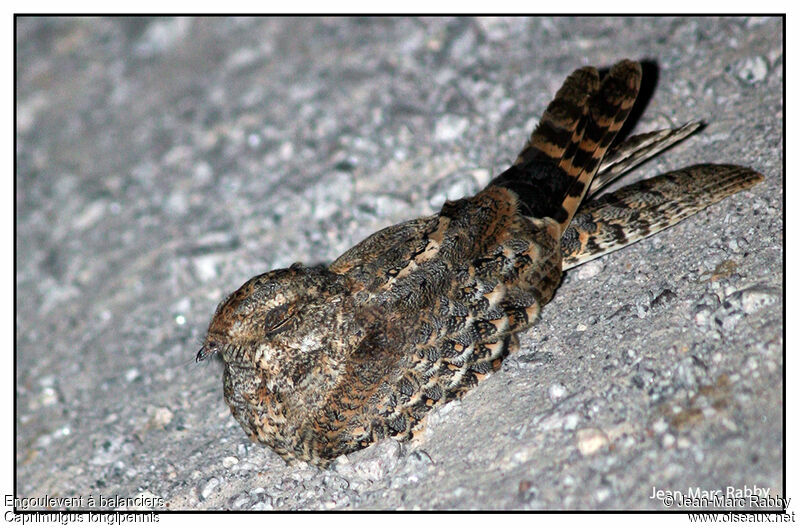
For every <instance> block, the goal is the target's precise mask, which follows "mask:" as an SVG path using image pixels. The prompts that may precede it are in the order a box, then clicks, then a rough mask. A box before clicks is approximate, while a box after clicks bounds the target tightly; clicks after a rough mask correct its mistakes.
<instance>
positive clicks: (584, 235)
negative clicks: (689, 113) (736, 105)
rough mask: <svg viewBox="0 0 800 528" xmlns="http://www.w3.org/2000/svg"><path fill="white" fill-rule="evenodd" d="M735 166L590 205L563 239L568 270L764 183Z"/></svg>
mask: <svg viewBox="0 0 800 528" xmlns="http://www.w3.org/2000/svg"><path fill="white" fill-rule="evenodd" d="M763 179H764V177H763V176H762V175H761V174H759V173H758V172H756V171H754V170H752V169H749V168H746V167H739V166H736V165H709V164H704V165H695V166H692V167H687V168H685V169H680V170H677V171H673V172H669V173H667V174H662V175H660V176H656V177H654V178H649V179H646V180H642V181H640V182H637V183H634V184H631V185H628V186H626V187H623V188H622V189H620V190H618V191H615V192H612V193H608V194H605V195H603V196H601V197H599V198H598V199H596V200H593V201H590V202H588V203H587V204H585V205H584V206H583V207H581V209H580V210H579V211H578V214H577V215H576V216H575V218H574V219H573V221H572V223H571V224H570V226H569V227H568V228H567V230H566V231H565V232H564V234H563V235H562V237H561V250H562V254H563V269H564V270H567V269H570V268H573V267H575V266H578V265H580V264H583V263H584V262H588V261H590V260H593V259H595V258H598V257H600V256H603V255H605V254H606V253H610V252H612V251H616V250H618V249H621V248H623V247H625V246H628V245H630V244H633V243H634V242H637V241H639V240H642V239H643V238H646V237H649V236H651V235H654V234H656V233H658V232H659V231H662V230H663V229H666V228H668V227H670V226H673V225H675V224H677V223H678V222H680V221H681V220H683V219H685V218H687V217H689V216H691V215H693V214H695V213H697V212H698V211H701V210H703V209H705V208H706V207H708V206H709V205H711V204H714V203H716V202H718V201H720V200H722V199H723V198H726V197H727V196H730V195H732V194H735V193H737V192H739V191H742V190H744V189H748V188H750V187H752V186H753V185H755V184H756V183H758V182H760V181H761V180H763Z"/></svg>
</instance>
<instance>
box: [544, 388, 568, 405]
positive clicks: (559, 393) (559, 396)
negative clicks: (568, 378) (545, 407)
mask: <svg viewBox="0 0 800 528" xmlns="http://www.w3.org/2000/svg"><path fill="white" fill-rule="evenodd" d="M547 395H548V396H549V397H550V401H551V402H553V403H556V402H559V401H561V400H563V399H564V397H565V396H566V395H567V388H566V387H565V386H564V385H562V384H561V383H553V384H552V385H550V388H549V389H548V390H547Z"/></svg>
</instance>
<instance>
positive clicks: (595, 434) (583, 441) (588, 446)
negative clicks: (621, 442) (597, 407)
mask: <svg viewBox="0 0 800 528" xmlns="http://www.w3.org/2000/svg"><path fill="white" fill-rule="evenodd" d="M575 436H576V438H577V441H578V450H579V451H580V452H581V454H582V455H583V456H589V455H592V454H594V453H596V452H597V451H599V450H601V449H602V448H604V447H605V446H606V445H608V437H607V436H606V435H605V433H604V432H603V431H601V430H599V429H595V428H588V429H581V430H580V431H578V432H577V433H575Z"/></svg>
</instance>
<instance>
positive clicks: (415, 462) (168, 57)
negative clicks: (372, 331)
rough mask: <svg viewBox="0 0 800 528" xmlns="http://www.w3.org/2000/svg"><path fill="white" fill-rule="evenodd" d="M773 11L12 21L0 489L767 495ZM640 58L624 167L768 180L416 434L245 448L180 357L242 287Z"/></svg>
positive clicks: (489, 168) (599, 267) (576, 497)
mask: <svg viewBox="0 0 800 528" xmlns="http://www.w3.org/2000/svg"><path fill="white" fill-rule="evenodd" d="M782 32H783V25H782V20H781V19H780V18H701V19H696V18H668V19H664V18H632V19H621V18H575V19H564V18H541V19H526V18H510V19H506V18H491V19H465V18H451V19H440V18H426V19H422V20H418V19H380V20H371V19H347V18H339V19H325V20H320V19H248V18H244V19H240V18H236V19H227V18H221V19H147V18H137V19H111V20H109V19H94V18H88V19H69V18H59V19H18V20H17V42H16V46H17V106H16V110H17V151H16V154H17V174H16V196H15V200H16V206H17V212H16V213H17V214H16V229H17V240H16V249H17V256H16V264H17V275H16V288H17V304H16V309H17V316H16V332H17V341H16V345H17V349H16V361H17V363H16V365H17V370H16V396H17V403H16V420H17V423H16V425H17V437H16V440H17V446H16V471H17V483H18V490H17V491H18V494H19V495H21V496H27V497H32V496H44V495H48V496H60V497H67V496H77V495H83V496H84V497H85V496H88V495H90V494H93V495H101V494H102V495H103V496H115V495H116V496H120V497H136V496H140V497H160V498H161V499H163V500H164V503H165V508H168V509H224V508H230V509H252V510H273V509H274V510H279V509H302V508H309V509H342V508H343V509H349V508H352V509H369V508H388V509H395V508H407V509H415V508H421V509H444V508H465V509H475V508H479V509H503V508H520V509H563V508H568V509H595V508H598V509H610V508H614V509H628V508H638V509H662V508H664V507H665V506H664V504H663V503H662V502H660V501H658V500H653V499H651V498H650V497H651V494H652V490H653V488H656V489H663V490H680V491H687V490H688V489H689V488H691V487H698V488H702V489H707V490H717V489H723V490H724V489H725V488H726V487H727V486H733V487H737V488H742V487H743V486H749V487H751V488H752V487H753V486H754V485H757V486H759V487H763V488H769V489H770V493H771V494H773V495H779V496H783V489H782V482H783V474H782V457H783V448H784V446H783V444H782V433H783V423H782V416H783V404H784V401H783V369H784V364H783V348H784V341H783V329H784V320H783V303H784V296H783V280H784V277H783V271H782V262H783V257H784V253H783V245H784V240H783V225H784V224H783V222H784V220H783V218H784V209H783V177H784V175H783V169H782V166H783V165H782V164H783V155H784V154H783V146H782V145H783V131H782V125H783V119H784V106H783V96H782V93H783V83H784V77H783V71H784V52H783V47H782ZM624 57H631V58H635V59H650V60H652V61H654V62H656V63H657V65H658V68H659V72H658V82H657V84H656V86H655V90H654V91H653V93H652V97H651V100H650V102H649V105H648V107H647V109H646V111H645V112H644V114H643V116H642V117H641V119H640V120H639V122H638V124H637V127H636V129H635V131H636V132H639V131H646V130H649V129H654V128H662V127H665V126H669V125H677V124H680V123H683V122H686V121H689V120H696V119H701V120H704V121H706V122H707V123H708V127H707V128H706V129H705V130H704V131H703V132H702V133H700V134H699V135H697V136H696V137H694V138H692V139H689V140H688V141H686V142H684V143H683V144H681V145H679V146H677V147H676V148H673V149H672V150H670V151H669V152H668V153H666V154H665V155H664V156H662V157H660V158H658V159H657V160H656V161H653V162H650V163H648V164H647V165H644V166H643V167H641V168H640V169H639V170H638V171H637V174H638V175H639V176H652V175H655V174H657V173H659V172H664V171H666V170H671V169H674V168H678V167H681V166H686V165H691V164H694V163H700V162H723V163H737V164H742V165H748V166H752V167H755V168H756V169H758V170H759V171H761V172H762V173H763V174H764V175H765V178H766V179H765V181H764V182H763V183H761V184H760V185H758V186H757V187H755V188H753V189H752V190H751V191H748V192H744V193H742V194H739V195H736V196H735V197H733V198H729V199H727V200H725V201H723V202H721V203H719V204H717V205H715V206H713V207H711V208H709V209H708V210H706V211H704V212H702V213H700V214H698V215H696V216H694V217H692V218H690V219H689V220H687V221H685V222H683V223H681V224H679V225H678V226H676V227H674V228H672V229H669V230H667V231H665V232H663V233H661V234H659V235H657V236H654V237H652V238H650V239H648V240H646V241H644V242H642V243H639V244H636V245H634V246H631V247H630V248H627V249H625V250H622V251H619V252H616V253H612V254H610V255H607V256H606V257H603V258H602V259H600V260H597V261H594V262H592V263H591V264H587V265H586V266H584V267H581V268H577V269H575V270H574V271H572V272H570V273H568V274H567V275H566V276H565V279H564V282H563V285H562V287H561V288H560V289H559V291H558V292H557V293H556V297H555V299H554V300H553V301H552V302H551V303H550V304H549V305H547V306H546V307H545V308H544V310H543V312H542V318H541V321H540V322H539V324H538V325H536V326H535V327H534V328H533V329H532V330H531V331H529V332H527V333H526V334H525V335H524V336H523V337H522V347H521V350H520V352H519V353H518V354H516V355H513V356H511V357H510V358H509V359H508V360H506V362H505V363H504V365H503V367H502V369H501V370H500V371H499V372H498V373H496V374H494V375H492V376H491V377H489V379H487V380H486V381H484V382H483V383H481V384H480V385H479V386H478V387H477V388H476V389H474V390H473V391H471V392H470V393H469V394H468V395H467V396H466V397H465V398H464V399H463V400H461V401H457V402H454V403H451V404H449V405H447V406H445V407H443V408H441V409H439V410H438V411H436V412H435V413H434V414H433V415H432V416H430V419H429V420H428V424H427V428H426V430H425V434H424V435H423V437H422V438H421V439H418V440H414V441H412V442H410V443H398V442H396V441H394V440H386V441H384V442H381V443H379V444H377V445H374V446H372V447H370V448H368V449H366V450H364V451H361V452H358V453H355V454H352V455H350V456H347V457H341V458H340V459H338V460H337V461H336V464H335V465H334V467H333V468H332V469H329V470H325V471H321V470H318V469H316V468H314V467H309V466H306V465H304V464H301V465H299V466H295V467H288V466H286V465H285V464H284V462H283V461H282V460H281V459H280V458H279V457H278V456H277V455H275V454H273V453H272V452H270V451H269V450H268V449H265V448H263V447H261V446H259V445H256V444H252V443H250V441H249V440H248V439H247V438H246V437H245V436H244V434H243V433H242V431H241V429H240V428H239V426H238V425H237V424H236V422H235V421H234V420H233V418H232V417H231V416H230V413H229V411H228V409H227V407H226V406H225V404H224V402H223V399H222V384H221V379H220V375H221V369H220V365H219V364H218V363H214V362H211V363H209V362H206V363H203V364H195V363H194V353H195V352H196V350H197V348H199V344H200V340H201V339H202V337H203V334H204V332H205V329H206V325H207V324H208V321H209V319H210V317H211V315H212V313H213V310H214V308H215V306H216V304H217V303H218V302H219V301H220V300H221V299H222V298H223V297H224V296H225V295H226V294H227V293H228V292H230V291H232V290H233V289H235V288H237V287H238V286H239V285H240V284H241V283H243V282H244V281H245V280H247V279H248V278H250V277H251V276H252V275H255V274H258V273H262V272H264V271H266V270H268V269H271V268H274V267H282V266H287V265H289V264H291V263H292V262H294V261H298V260H299V261H303V262H306V263H312V262H319V261H330V260H332V259H333V258H335V257H336V256H338V255H339V254H340V253H341V252H343V251H344V250H345V249H347V248H349V247H350V246H352V245H353V244H355V243H357V242H358V241H359V240H361V239H362V238H364V237H365V236H367V235H369V234H370V233H372V232H374V231H376V230H378V229H380V228H382V227H385V226H387V225H390V224H392V223H396V222H398V221H401V220H404V219H408V218H412V217H415V216H421V215H424V214H431V213H433V212H435V211H436V210H437V209H438V208H439V207H440V206H441V204H442V203H443V201H444V200H445V199H448V198H449V199H456V198H459V197H460V196H462V195H464V194H467V193H472V192H474V191H476V190H477V189H479V188H480V187H481V186H482V185H484V184H485V183H486V182H487V181H488V180H489V178H490V177H491V176H492V175H494V174H497V173H498V172H499V171H501V170H503V169H504V168H505V167H506V165H507V164H508V163H509V162H510V161H511V160H512V159H513V157H514V156H515V155H516V153H517V151H518V150H519V148H520V147H521V146H522V144H523V142H524V141H525V139H526V137H527V135H528V134H529V133H530V131H531V130H532V128H533V126H534V125H535V123H536V121H537V120H538V118H539V116H540V115H541V112H542V111H543V109H544V107H545V105H546V104H547V102H548V101H549V100H550V98H551V97H552V95H553V94H554V93H555V90H556V89H557V88H558V87H559V85H560V83H561V82H562V81H563V79H564V78H565V77H566V75H567V74H569V73H570V72H571V71H572V70H574V69H575V68H577V67H579V66H581V65H584V64H593V65H598V66H608V65H611V64H612V63H614V62H616V61H617V60H619V59H621V58H624Z"/></svg>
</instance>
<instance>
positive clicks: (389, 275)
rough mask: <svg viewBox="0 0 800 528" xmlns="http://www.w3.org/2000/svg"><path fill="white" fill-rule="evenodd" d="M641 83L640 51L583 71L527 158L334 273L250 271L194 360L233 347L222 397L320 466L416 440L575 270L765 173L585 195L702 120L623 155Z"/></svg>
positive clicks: (685, 174) (283, 446) (256, 430)
mask: <svg viewBox="0 0 800 528" xmlns="http://www.w3.org/2000/svg"><path fill="white" fill-rule="evenodd" d="M640 78H641V69H640V67H639V65H638V64H637V63H635V62H632V61H622V62H620V63H618V64H616V65H615V66H614V67H612V68H611V70H610V71H609V73H608V74H607V75H606V76H605V77H604V78H603V79H600V75H599V74H598V72H597V70H595V69H594V68H589V67H586V68H581V69H579V70H577V71H576V72H575V73H573V74H572V75H570V76H569V77H568V78H567V80H566V81H565V83H564V85H563V86H562V88H561V89H560V90H559V91H558V93H557V94H556V97H555V99H554V100H553V102H552V103H550V105H549V106H548V107H547V110H546V111H545V114H544V116H543V117H542V120H541V122H540V124H539V125H538V126H537V128H536V130H535V131H534V133H533V134H532V136H531V138H530V140H529V141H528V143H527V144H526V146H525V148H524V149H523V150H522V152H521V153H520V155H519V157H518V158H517V160H516V162H515V163H514V165H512V166H511V167H510V168H509V169H508V170H507V171H505V172H503V173H502V174H500V175H499V176H497V177H496V178H495V179H494V180H493V181H492V182H491V183H490V184H489V185H488V186H487V187H486V188H485V189H484V190H483V191H481V192H480V193H478V194H477V195H475V196H473V197H471V198H465V199H462V200H458V201H455V202H447V203H445V205H444V207H442V210H441V211H440V212H439V213H438V214H436V215H433V216H429V217H425V218H420V219H416V220H411V221H408V222H404V223H401V224H398V225H394V226H391V227H388V228H386V229H384V230H382V231H379V232H378V233H375V234H374V235H372V236H370V237H369V238H367V239H366V240H364V241H363V242H361V243H360V244H358V245H356V246H355V247H353V248H352V249H350V250H349V251H347V252H346V253H345V254H343V255H342V256H341V257H339V258H338V259H336V260H335V261H334V262H333V263H332V264H330V265H329V266H316V267H305V266H303V265H301V264H295V265H293V266H292V267H291V268H289V269H283V270H275V271H271V272H269V273H265V274H263V275H259V276H257V277H254V278H252V279H250V280H249V281H248V282H247V283H245V284H244V285H243V286H242V287H241V288H239V289H238V290H237V291H236V292H234V293H233V294H232V295H230V296H229V297H228V298H227V299H226V300H225V301H223V302H222V303H221V304H220V305H219V307H218V308H217V311H216V313H215V315H214V318H213V319H212V321H211V324H210V326H209V329H208V334H207V337H206V339H205V342H204V345H203V348H202V349H201V350H200V352H198V356H197V357H198V360H200V359H204V358H206V357H207V356H208V355H210V354H214V353H217V354H220V356H221V358H222V361H223V363H224V365H225V372H224V389H225V400H226V402H227V403H228V405H229V406H230V408H231V411H232V413H233V415H234V417H235V418H236V420H238V421H239V423H240V424H241V425H242V427H243V428H244V430H245V432H246V433H247V434H248V435H249V436H250V438H251V439H253V440H254V441H258V442H261V443H263V444H266V445H268V446H270V447H271V448H272V449H274V450H275V451H276V452H277V453H278V454H280V455H281V456H282V457H283V458H284V459H286V460H287V461H292V460H297V459H299V460H306V461H309V462H311V463H314V464H317V465H320V466H325V465H327V464H328V463H329V462H330V460H332V459H333V458H335V457H336V456H338V455H340V454H343V453H349V452H352V451H354V450H357V449H360V448H362V447H365V446H367V445H369V444H371V443H372V442H375V441H376V440H379V439H381V438H384V437H387V436H395V437H398V438H401V439H406V438H409V437H410V436H411V435H412V433H413V431H414V430H415V428H416V427H417V426H418V425H419V424H420V422H421V421H422V420H423V419H424V418H425V416H426V415H427V413H428V412H429V411H430V410H431V409H432V408H434V407H435V406H437V405H441V404H443V403H445V402H447V401H450V400H452V399H454V398H458V397H460V396H461V395H462V394H463V393H464V392H465V391H466V390H468V389H469V388H470V387H472V386H474V385H475V384H476V383H477V382H478V381H479V380H480V379H482V378H483V377H484V376H485V375H486V374H488V373H490V372H492V371H494V370H497V368H498V367H499V366H500V363H501V361H502V360H503V358H504V357H505V356H506V355H507V354H508V353H509V352H510V351H512V350H513V349H514V348H515V347H516V346H517V338H516V334H517V333H519V332H521V331H523V330H525V329H526V328H528V327H529V326H530V325H532V324H533V323H534V322H535V321H536V319H537V317H538V315H539V310H540V308H541V306H542V305H544V304H545V303H547V302H548V301H549V300H550V299H551V297H552V296H553V293H554V292H555V289H556V288H557V287H558V285H559V283H560V281H561V275H562V270H563V269H566V268H569V267H572V266H576V265H578V264H580V263H583V262H586V261H588V260H591V259H592V258H596V257H598V256H600V255H603V254H605V253H607V252H609V251H613V250H615V249H619V248H621V247H624V246H625V245H628V244H630V243H633V242H635V241H637V240H640V239H642V238H644V237H646V236H649V235H651V234H653V233H655V232H657V231H659V230H661V229H664V228H666V227H668V226H670V225H673V224H675V223H676V222H678V221H680V220H682V219H683V218H685V217H687V216H689V215H691V214H693V213H695V212H697V211H699V210H700V209H702V208H704V207H706V206H707V205H709V204H711V203H713V202H715V201H718V200H720V199H722V198H724V197H725V196H728V195H730V194H733V193H735V192H737V191H738V190H741V189H744V188H747V187H750V186H751V185H753V184H755V183H756V182H758V181H760V180H761V178H762V177H761V175H759V174H758V173H756V172H754V171H752V170H750V169H745V168H742V167H735V166H730V165H698V166H695V167H691V168H688V169H684V170H681V171H676V172H673V173H669V174H665V175H662V176H658V177H656V178H651V179H649V180H645V181H643V182H640V183H637V184H634V185H631V186H628V187H625V188H623V189H621V190H619V191H617V192H614V193H609V194H606V195H602V196H601V197H600V198H598V199H596V200H590V201H588V202H587V203H585V204H583V206H581V203H582V202H583V201H584V199H585V197H586V196H587V195H589V196H591V195H592V194H594V193H596V192H598V191H599V190H600V188H601V187H603V186H604V185H606V184H608V183H610V182H611V181H613V180H614V179H616V178H617V177H619V176H620V175H621V174H623V173H625V172H626V171H627V170H629V169H630V168H632V167H633V166H635V165H637V164H638V163H640V162H641V161H643V160H644V159H646V158H649V157H651V156H653V155H655V154H657V153H658V152H660V151H662V150H663V149H665V148H667V147H668V146H670V145H672V144H673V143H675V142H676V141H679V140H681V139H683V138H684V137H686V136H688V135H689V134H691V133H692V132H694V131H695V130H696V129H697V128H698V127H699V125H698V124H696V123H690V124H688V125H685V126H683V127H680V128H677V129H674V130H661V131H657V132H653V133H649V134H643V135H640V136H635V137H632V138H630V139H629V140H628V141H625V142H623V143H621V144H619V145H618V146H617V147H615V148H613V149H612V150H611V151H610V152H609V147H610V146H611V145H612V142H613V140H614V138H615V136H616V134H617V132H618V131H619V129H620V128H621V127H622V125H623V123H624V122H625V119H626V118H627V116H628V113H629V111H630V109H631V107H632V106H633V103H634V101H635V99H636V95H637V93H638V90H639V83H640ZM598 170H599V174H598ZM596 175H597V176H596Z"/></svg>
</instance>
